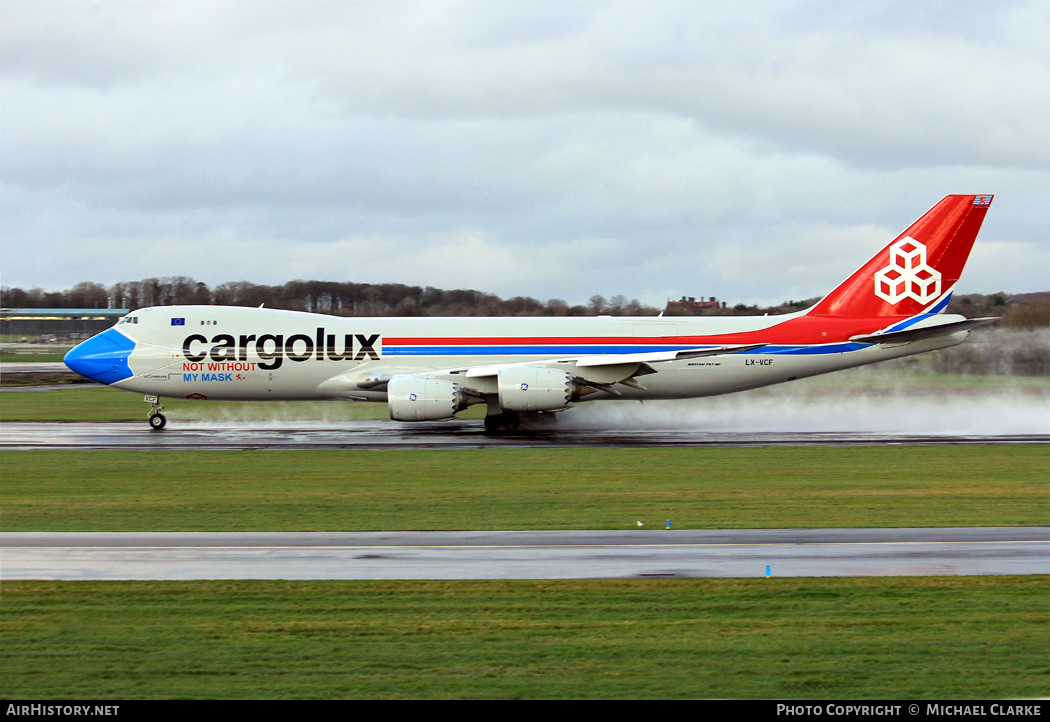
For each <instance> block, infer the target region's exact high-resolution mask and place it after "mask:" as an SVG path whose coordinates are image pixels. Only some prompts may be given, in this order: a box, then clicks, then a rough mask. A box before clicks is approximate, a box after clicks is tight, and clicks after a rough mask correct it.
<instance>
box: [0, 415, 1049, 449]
mask: <svg viewBox="0 0 1050 722" xmlns="http://www.w3.org/2000/svg"><path fill="white" fill-rule="evenodd" d="M1048 441H1050V436H1047V435H1046V434H1003V435H976V434H975V435H958V434H890V433H867V432H849V433H847V432H812V431H809V432H794V433H792V432H730V431H725V432H719V431H710V430H695V429H684V430H672V429H654V428H649V429H630V430H628V429H580V428H567V427H564V426H561V427H555V428H551V429H541V430H525V431H513V432H502V433H499V434H486V433H485V432H484V430H483V429H482V428H481V422H480V421H449V422H434V423H419V424H399V423H396V422H391V421H338V422H324V421H299V422H296V421H281V422H245V421H230V422H225V421H223V422H220V421H175V422H170V423H169V426H168V428H166V429H165V430H164V431H152V430H150V429H149V427H148V426H147V425H146V422H145V421H144V420H143V421H136V422H90V423H5V424H4V425H3V429H2V432H0V448H6V449H481V448H529V447H545V448H551V447H555V448H578V447H599V448H601V447H607V448H614V447H616V448H623V447H639V448H644V447H669V446H677V447H685V446H800V445H801V446H829V445H834V446H842V445H873V444H880V445H881V444H1032V443H1043V444H1045V443H1047V442H1048Z"/></svg>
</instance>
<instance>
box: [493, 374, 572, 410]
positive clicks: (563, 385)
mask: <svg viewBox="0 0 1050 722" xmlns="http://www.w3.org/2000/svg"><path fill="white" fill-rule="evenodd" d="M498 388H499V405H500V406H501V407H502V408H504V409H507V410H508V411H554V410H555V409H564V408H566V407H568V406H569V404H570V403H572V400H573V399H574V398H576V397H577V396H578V395H579V392H580V387H579V384H577V383H576V381H574V380H573V376H572V374H569V373H566V372H565V371H562V370H561V369H551V368H543V367H540V366H512V367H510V368H505V369H500V371H499V381H498Z"/></svg>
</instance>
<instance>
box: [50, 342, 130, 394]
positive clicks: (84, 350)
mask: <svg viewBox="0 0 1050 722" xmlns="http://www.w3.org/2000/svg"><path fill="white" fill-rule="evenodd" d="M134 348H135V342H134V341H132V340H131V339H130V338H128V337H127V336H125V335H124V334H122V333H121V332H120V331H117V330H116V329H112V328H111V329H109V330H108V331H103V332H102V333H100V334H99V335H97V336H92V337H91V338H89V339H88V340H87V341H85V342H84V343H82V344H79V345H77V346H74V347H73V348H72V349H70V350H69V353H67V354H66V357H65V358H64V359H62V360H63V361H65V363H66V366H68V367H69V368H70V369H72V370H73V371H76V372H77V373H78V374H80V375H81V376H84V377H86V378H89V379H91V380H92V381H98V382H99V383H100V384H107V385H108V384H112V383H116V382H117V381H120V380H122V379H126V378H128V377H129V376H132V375H133V374H132V373H131V369H130V368H129V367H128V356H130V355H131V352H132V350H133V349H134Z"/></svg>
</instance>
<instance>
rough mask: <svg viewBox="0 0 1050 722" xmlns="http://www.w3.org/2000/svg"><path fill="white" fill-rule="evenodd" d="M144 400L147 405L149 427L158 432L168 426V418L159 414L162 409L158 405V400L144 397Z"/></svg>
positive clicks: (147, 396)
mask: <svg viewBox="0 0 1050 722" xmlns="http://www.w3.org/2000/svg"><path fill="white" fill-rule="evenodd" d="M144 400H145V402H146V403H147V404H149V427H150V428H151V429H153V430H154V431H160V430H161V429H163V428H164V427H165V426H167V425H168V417H166V416H165V415H164V414H162V413H160V412H161V411H162V410H163V409H164V407H163V406H161V405H160V403H158V402H159V401H160V399H159V398H158V397H156V396H150V395H148V394H147V395H146V396H145V397H144Z"/></svg>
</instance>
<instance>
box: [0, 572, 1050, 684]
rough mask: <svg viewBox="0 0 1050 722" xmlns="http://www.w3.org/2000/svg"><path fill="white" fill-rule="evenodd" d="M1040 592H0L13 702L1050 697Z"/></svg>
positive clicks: (524, 586) (888, 581)
mask: <svg viewBox="0 0 1050 722" xmlns="http://www.w3.org/2000/svg"><path fill="white" fill-rule="evenodd" d="M1047 586H1048V585H1047V578H1046V577H971V578H952V577H946V578H925V579H923V578H920V579H894V578H883V579H877V578H876V579H747V580H744V579H694V580H673V581H672V580H647V581H641V580H607V581H558V582H544V581H502V582H480V581H460V582H279V581H274V582H262V581H242V582H195V583H189V582H5V584H4V589H3V603H2V604H0V624H2V629H3V638H4V644H3V646H2V648H0V680H2V681H0V684H2V685H3V689H4V692H5V694H7V695H8V696H10V697H12V698H22V699H70V698H73V699H78V698H84V699H88V698H105V699H111V700H119V699H134V698H158V697H188V698H233V699H241V698H344V697H350V698H463V697H467V698H502V699H509V698H520V699H528V698H544V699H563V698H601V699H630V698H784V699H790V698H801V699H820V698H828V699H865V698H869V699H870V698H875V699H879V698H881V699H895V698H905V699H908V698H916V699H923V698H940V699H974V698H976V699H1001V698H1021V697H1039V696H1045V694H1046V689H1047V683H1048V674H1047V673H1048V659H1047V653H1046V650H1047V648H1048V643H1050V633H1048V630H1050V627H1048V625H1047V622H1048V621H1050V615H1048V611H1050V595H1048V594H1047V591H1048V588H1047Z"/></svg>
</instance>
